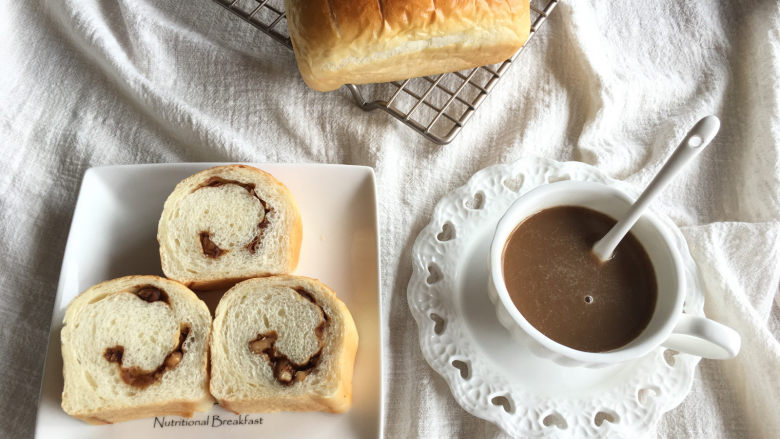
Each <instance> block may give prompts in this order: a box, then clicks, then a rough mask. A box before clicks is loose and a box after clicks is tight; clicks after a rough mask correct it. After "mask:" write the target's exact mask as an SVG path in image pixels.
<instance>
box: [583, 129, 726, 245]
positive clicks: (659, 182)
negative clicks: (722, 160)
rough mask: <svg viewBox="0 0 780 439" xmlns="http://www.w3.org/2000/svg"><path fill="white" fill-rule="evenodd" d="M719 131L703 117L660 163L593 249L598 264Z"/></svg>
mask: <svg viewBox="0 0 780 439" xmlns="http://www.w3.org/2000/svg"><path fill="white" fill-rule="evenodd" d="M718 129H720V120H719V119H718V118H717V117H715V116H706V117H704V118H703V119H701V120H700V121H699V122H697V123H696V125H694V126H693V128H691V130H690V131H688V134H687V135H686V136H685V138H684V139H683V140H682V142H680V146H678V147H677V149H676V150H675V151H674V152H673V153H672V155H671V156H670V157H669V159H668V160H667V161H666V163H664V166H663V167H662V168H661V171H660V172H658V174H657V175H656V176H655V178H653V180H652V181H651V182H650V184H649V185H648V186H647V188H645V190H644V192H642V195H640V196H639V198H638V199H637V200H636V201H635V202H634V204H633V205H632V206H631V209H629V211H628V213H627V214H626V216H625V217H623V218H622V219H621V220H620V221H618V222H617V224H615V225H614V226H613V227H612V229H610V230H609V232H607V234H606V235H604V237H603V238H601V239H600V240H599V241H598V242H596V244H594V245H593V253H594V254H595V255H596V257H598V258H599V260H601V261H606V260H608V259H609V258H611V257H612V253H613V252H614V251H615V248H616V247H617V246H618V244H620V241H621V240H623V237H625V236H626V234H627V233H628V231H629V230H631V227H633V226H634V223H636V221H637V220H638V219H639V217H640V216H642V213H643V212H644V211H645V209H646V208H647V206H648V205H649V204H650V202H651V201H652V200H653V199H654V198H655V197H656V196H657V195H658V194H659V193H660V192H661V191H662V190H663V189H664V188H665V187H666V185H667V184H669V182H670V181H672V180H673V179H674V177H675V176H676V175H677V174H678V173H679V172H680V171H681V170H682V169H683V168H684V167H685V166H686V165H687V164H688V162H690V161H691V160H692V159H693V158H694V157H696V156H697V155H699V153H700V152H702V151H703V150H704V148H706V147H707V145H709V144H710V142H711V141H712V139H713V138H714V137H715V134H717V133H718Z"/></svg>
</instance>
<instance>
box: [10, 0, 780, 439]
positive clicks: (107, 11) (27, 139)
mask: <svg viewBox="0 0 780 439" xmlns="http://www.w3.org/2000/svg"><path fill="white" fill-rule="evenodd" d="M0 9H1V10H2V11H3V12H2V13H1V14H0V35H1V36H2V38H0V152H1V153H2V154H1V156H0V294H1V296H0V389H2V391H1V392H0V419H1V420H2V421H0V437H7V438H16V437H26V436H30V435H32V432H33V429H34V422H35V412H36V401H37V395H38V389H39V382H40V376H41V368H42V363H43V360H44V351H45V346H46V339H47V336H48V326H49V319H50V313H51V309H52V303H53V299H54V295H55V291H56V285H57V278H58V273H59V268H60V263H61V261H62V256H63V251H64V246H65V240H66V237H67V232H68V226H69V223H70V219H71V217H72V214H73V208H74V205H75V202H76V196H77V190H78V185H79V183H80V180H81V177H82V176H83V174H84V171H85V170H86V169H87V168H88V167H90V166H97V165H108V164H121V163H148V162H180V161H254V162H318V163H347V164H358V165H367V166H371V167H373V168H374V169H375V170H376V173H377V182H378V185H379V188H380V190H379V203H380V205H379V214H380V223H381V234H382V238H383V244H384V245H383V247H382V249H381V267H382V281H381V287H382V288H381V302H382V306H383V316H384V319H385V325H384V327H383V331H384V334H385V340H386V341H387V344H386V346H384V347H383V354H384V359H385V361H386V376H385V377H384V381H385V385H386V388H387V392H386V395H385V400H384V401H383V404H384V408H385V416H386V418H385V421H386V433H387V437H393V438H396V437H398V438H401V437H403V438H407V437H409V438H411V437H425V438H427V437H442V438H444V437H463V438H472V437H474V438H476V437H503V434H502V433H501V431H500V430H499V429H497V428H496V427H494V426H493V425H491V424H489V423H487V422H484V421H482V420H480V419H477V418H475V417H473V416H471V415H469V414H467V413H466V412H465V411H463V410H462V409H461V408H460V407H459V406H458V405H457V404H456V403H455V400H454V399H453V398H452V396H451V395H450V393H449V390H448V388H447V385H446V384H445V382H444V381H443V380H442V379H441V378H440V377H438V376H437V375H436V374H435V373H434V372H433V371H432V370H431V369H430V367H429V366H428V365H427V364H426V363H425V361H424V360H423V359H422V356H421V354H420V350H419V347H418V345H417V341H416V339H417V332H416V325H415V323H414V322H413V320H412V318H411V315H410V313H409V310H408V308H407V305H406V285H407V282H408V280H409V276H410V273H411V261H410V257H409V252H410V248H411V245H412V242H413V240H414V239H415V237H416V236H417V234H418V233H419V231H420V229H421V228H422V227H423V226H424V225H425V224H426V223H427V222H428V219H429V217H430V215H431V212H432V209H433V206H434V205H435V204H436V202H437V201H438V200H439V199H440V198H441V197H442V196H443V195H444V194H446V193H448V192H449V191H451V190H452V189H453V188H455V187H458V186H460V185H462V184H463V183H465V182H466V181H467V180H468V178H469V176H471V175H472V174H473V173H474V172H476V171H477V170H479V169H482V168H484V167H486V166H489V165H492V164H496V163H506V162H510V161H514V160H516V159H519V158H521V157H524V156H528V155H539V156H544V157H549V158H554V159H558V160H578V161H582V162H586V163H590V164H592V165H595V166H598V167H599V168H601V169H602V170H604V171H605V172H607V173H608V174H610V175H611V176H613V177H615V178H618V179H622V180H626V181H628V182H629V183H631V184H632V185H634V186H635V187H636V188H641V187H642V186H643V185H645V184H647V182H648V181H649V179H650V177H651V176H652V174H653V173H654V172H656V171H657V170H658V168H659V166H660V165H661V163H662V162H663V160H664V158H665V157H666V155H667V154H668V153H669V152H670V151H671V149H672V148H673V147H674V146H676V143H677V141H678V140H679V139H680V138H681V136H682V135H683V134H684V132H685V131H687V129H688V128H689V127H690V126H691V125H692V124H693V122H695V121H696V120H697V119H698V118H699V117H701V116H703V115H706V114H710V113H713V114H717V115H718V116H720V117H721V118H722V120H723V126H722V130H721V132H720V135H719V136H718V137H717V139H716V140H715V142H714V144H713V145H712V146H711V147H710V148H709V149H708V150H707V151H705V152H704V153H703V155H702V156H701V158H700V159H699V160H698V162H697V163H696V164H695V165H694V166H691V167H690V169H689V171H688V172H687V173H686V174H685V175H684V176H683V177H681V178H679V179H678V180H677V181H676V182H674V183H673V184H672V185H671V187H669V188H668V189H667V191H666V192H665V193H664V194H663V196H662V198H661V199H660V200H658V201H657V204H655V208H656V210H658V211H660V212H664V213H666V214H668V215H669V216H670V217H671V218H672V219H673V220H674V221H675V222H676V223H677V224H678V225H680V226H681V228H682V230H683V232H684V234H685V236H686V238H687V240H688V242H689V244H690V246H691V248H692V251H693V254H694V256H695V258H696V260H697V261H698V262H699V264H700V266H701V269H702V271H703V274H704V276H705V281H706V286H707V288H708V296H707V298H706V305H705V312H706V313H707V314H708V315H709V316H711V317H713V318H716V319H718V320H720V321H722V322H724V323H726V324H728V325H731V326H733V327H735V328H737V329H738V330H739V332H740V333H741V334H742V337H743V343H744V344H743V349H742V352H741V353H740V355H739V357H738V358H736V359H734V360H730V361H720V362H718V361H708V360H704V361H702V362H701V363H700V366H699V368H698V370H697V374H696V378H695V383H694V385H693V389H692V391H691V393H690V395H689V397H688V398H687V399H686V400H685V401H684V402H683V403H682V405H680V406H679V407H678V408H676V409H674V410H672V411H671V412H669V413H668V414H667V415H665V416H664V417H663V419H662V420H661V422H660V424H659V425H658V428H657V433H658V435H659V436H662V437H709V438H716V437H740V438H743V437H744V438H747V437H766V438H771V437H775V438H776V437H780V417H778V415H777V410H778V408H780V361H779V360H780V343H778V335H779V334H780V306H779V305H778V279H780V195H779V192H780V165H778V163H779V162H780V146H779V144H778V142H779V141H780V108H779V107H780V84H779V83H778V77H779V76H780V13H778V5H777V3H776V2H774V1H771V0H768V1H760V0H759V1H742V2H737V1H734V2H714V1H709V0H699V1H690V2H680V1H676V0H659V1H654V2H638V1H634V2H622V1H621V2H597V1H592V2H591V1H580V2H564V3H562V4H560V5H559V6H558V9H557V10H556V11H555V13H554V14H553V16H552V18H551V19H550V20H549V21H548V23H547V25H546V26H545V27H544V28H543V30H542V32H541V33H540V35H538V37H537V38H536V39H535V40H534V41H533V42H532V43H531V44H530V46H529V47H528V48H527V50H526V52H524V53H523V55H522V57H521V59H520V62H518V63H517V64H516V65H514V66H513V67H512V68H511V70H510V72H509V74H508V75H507V76H506V77H505V78H504V79H503V80H502V81H501V83H500V84H499V86H498V87H497V88H496V92H495V93H494V94H493V95H491V96H490V97H489V99H488V100H487V101H486V102H485V105H484V106H483V107H482V108H481V109H480V110H479V111H478V113H477V114H476V116H475V117H474V118H473V119H472V120H471V121H470V123H469V124H468V125H467V126H466V128H465V129H464V130H463V133H462V135H461V136H460V137H458V138H457V139H456V140H455V141H454V142H453V143H452V144H450V145H449V146H445V147H439V146H435V145H433V144H431V143H429V142H427V141H425V140H423V139H422V138H421V137H420V136H419V135H417V134H415V133H413V132H412V131H411V130H410V129H408V128H407V127H405V126H404V125H402V124H400V123H398V122H396V121H394V120H392V119H391V118H390V117H388V116H386V115H384V114H381V113H372V114H367V113H363V112H362V111H361V110H359V109H358V108H356V107H355V106H354V105H352V102H351V101H350V98H349V96H348V94H347V92H346V91H345V90H339V91H336V92H333V93H329V94H321V93H317V92H314V91H311V90H309V89H308V88H307V87H306V86H305V85H304V84H303V82H302V81H301V79H300V77H299V75H298V73H297V70H296V66H295V62H294V59H293V56H292V54H291V53H289V52H288V50H287V49H286V48H284V47H282V46H281V45H279V44H277V43H275V42H274V41H272V40H270V39H269V38H268V37H266V36H265V35H263V34H262V33H260V32H258V31H255V30H254V29H253V28H251V27H250V26H248V25H247V24H245V23H243V22H242V21H240V20H238V19H237V18H235V17H233V16H231V15H230V14H228V13H227V12H226V11H224V10H223V9H221V8H220V7H219V6H217V5H216V4H214V3H212V2H211V1H209V0H197V1H151V0H121V1H98V0H51V1H37V2H35V1H30V2H27V1H25V2H19V1H11V0H5V1H3V2H2V8H0Z"/></svg>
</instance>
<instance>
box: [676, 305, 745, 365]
mask: <svg viewBox="0 0 780 439" xmlns="http://www.w3.org/2000/svg"><path fill="white" fill-rule="evenodd" d="M662 345H663V346H664V347H667V348H670V349H674V350H676V351H679V352H684V353H686V354H692V355H698V356H700V357H702V358H709V359H713V360H727V359H729V358H734V357H736V356H737V353H739V348H740V346H741V345H742V338H741V337H740V336H739V334H738V333H737V331H735V330H733V329H731V328H729V327H728V326H726V325H723V324H721V323H718V322H716V321H714V320H710V319H707V318H704V317H698V316H692V315H688V314H683V315H681V316H680V320H678V321H677V326H675V327H674V331H672V335H670V336H669V338H668V339H667V340H666V341H665V342H663V343H662Z"/></svg>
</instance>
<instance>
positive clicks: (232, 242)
mask: <svg viewBox="0 0 780 439" xmlns="http://www.w3.org/2000/svg"><path fill="white" fill-rule="evenodd" d="M301 238H302V229H301V216H300V213H299V212H298V207H297V206H296V204H295V200H294V199H293V197H292V194H290V191H289V190H288V189H287V188H286V187H285V186H284V185H283V184H282V183H281V182H279V181H278V180H276V179H275V178H274V177H273V176H271V175H270V174H268V173H266V172H263V171H261V170H259V169H256V168H253V167H251V166H244V165H230V166H219V167H216V168H211V169H207V170H205V171H202V172H199V173H197V174H195V175H192V176H190V177H187V178H186V179H184V180H182V181H181V182H180V183H179V184H178V185H176V188H174V190H173V192H172V193H171V195H170V196H169V197H168V199H167V200H166V201H165V206H164V207H163V212H162V216H161V217H160V223H159V225H158V228H157V240H158V241H159V243H160V260H161V262H162V269H163V272H164V273H165V275H166V276H168V277H169V278H171V279H176V280H178V281H179V282H182V283H184V284H185V285H187V286H189V287H192V288H197V289H208V288H219V287H224V286H229V285H232V284H233V283H235V282H237V281H240V280H243V279H248V278H252V277H258V276H267V275H272V274H280V273H289V272H291V271H293V270H294V269H295V266H296V265H297V264H298V255H299V253H300V249H301Z"/></svg>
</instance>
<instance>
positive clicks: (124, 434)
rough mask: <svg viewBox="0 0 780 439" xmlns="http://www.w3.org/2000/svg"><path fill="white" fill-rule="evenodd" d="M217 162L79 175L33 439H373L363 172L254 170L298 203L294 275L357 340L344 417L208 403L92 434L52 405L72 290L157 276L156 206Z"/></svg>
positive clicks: (374, 300)
mask: <svg viewBox="0 0 780 439" xmlns="http://www.w3.org/2000/svg"><path fill="white" fill-rule="evenodd" d="M220 164H221V163H181V164H160V165H127V166H108V167H100V168H91V169H89V170H87V172H86V173H85V174H84V180H83V182H82V185H81V192H80V193H79V197H78V202H77V203H76V210H75V213H74V215H73V222H72V224H71V228H70V235H69V236H68V243H67V246H66V248H65V256H64V258H63V261H62V271H61V273H60V281H59V286H58V288H57V298H56V300H55V302H54V312H53V316H52V326H51V333H50V335H49V347H48V352H47V356H46V366H45V370H44V377H43V384H42V387H41V398H40V402H39V407H38V419H37V424H36V437H38V438H79V439H83V438H98V437H111V438H112V439H120V438H139V437H140V438H144V439H152V438H169V437H181V436H182V435H186V436H187V437H188V439H195V438H206V437H214V436H217V435H218V436H219V437H224V438H249V437H253V438H256V437H263V438H307V439H316V438H334V437H338V438H377V437H381V434H382V413H381V411H382V393H383V392H382V361H381V346H382V343H381V332H380V328H381V324H380V316H381V313H380V310H379V263H378V249H379V234H378V229H377V216H376V190H375V187H374V172H373V170H372V169H371V168H367V167H361V166H346V165H319V164H302V165H267V164H253V166H256V167H258V168H260V169H263V170H265V171H267V172H270V173H271V174H273V175H274V177H276V178H277V179H279V180H280V181H281V182H282V183H284V184H285V185H286V186H287V187H288V188H289V189H290V191H291V192H292V194H293V196H294V197H295V199H296V201H297V203H298V207H299V209H300V211H301V217H302V219H303V243H302V246H301V257H300V262H299V264H298V268H297V269H296V271H295V273H296V274H300V275H306V276H311V277H315V278H318V279H320V280H321V281H323V282H324V283H325V284H327V285H328V286H330V287H331V288H332V289H333V290H334V291H335V292H336V294H337V295H338V296H339V298H340V299H341V300H343V301H344V303H346V305H347V307H348V308H349V310H350V311H351V313H352V316H353V318H354V320H355V324H356V325H357V329H358V334H359V337H360V342H359V346H358V352H357V358H356V362H355V373H354V377H353V402H352V409H351V410H350V411H349V412H347V413H345V414H341V415H334V414H327V413H274V414H249V415H242V416H238V415H235V414H233V413H232V412H228V411H226V410H224V409H222V408H221V407H220V406H217V405H215V406H214V407H213V408H212V409H211V411H209V412H208V413H196V414H195V416H194V417H193V418H191V419H189V418H181V417H178V416H166V417H164V418H163V417H158V418H147V419H139V420H135V421H129V422H123V423H118V424H113V425H104V426H92V425H88V424H86V423H84V422H82V421H79V420H77V419H74V418H71V417H70V416H68V415H67V414H65V412H64V411H63V410H62V408H61V407H60V398H61V393H62V357H61V351H60V329H61V328H62V318H63V316H64V314H65V308H66V307H67V305H68V304H69V303H70V301H71V300H72V299H73V298H74V297H75V296H76V295H78V294H79V293H80V292H82V291H84V290H85V289H87V288H89V287H90V286H92V285H94V284H97V283H98V282H101V281H104V280H107V279H112V278H116V277H120V276H125V275H130V274H157V275H161V276H162V270H161V268H160V257H159V253H158V246H157V239H156V237H157V221H158V220H159V217H160V213H161V212H162V207H163V203H164V202H165V199H166V198H167V197H168V194H170V193H171V191H172V190H173V187H174V186H175V185H176V183H178V182H179V181H180V180H182V179H184V178H185V177H187V176H189V175H192V174H194V173H196V172H198V171H201V170H203V169H206V168H210V167H212V166H216V165H220ZM212 299H213V297H212ZM207 302H208V300H207ZM194 421H197V422H194Z"/></svg>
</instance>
